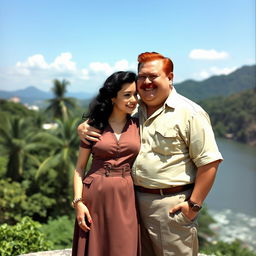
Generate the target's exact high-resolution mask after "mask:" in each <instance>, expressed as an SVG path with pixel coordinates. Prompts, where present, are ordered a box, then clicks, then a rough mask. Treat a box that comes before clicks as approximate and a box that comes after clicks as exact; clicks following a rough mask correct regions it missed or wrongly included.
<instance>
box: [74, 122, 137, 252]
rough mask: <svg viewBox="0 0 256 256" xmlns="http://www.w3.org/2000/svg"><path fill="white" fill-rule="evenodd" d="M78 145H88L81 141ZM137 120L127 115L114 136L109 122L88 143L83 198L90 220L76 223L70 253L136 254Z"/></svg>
mask: <svg viewBox="0 0 256 256" xmlns="http://www.w3.org/2000/svg"><path fill="white" fill-rule="evenodd" d="M80 146H82V147H86V148H90V146H87V145H86V144H84V143H83V142H81V144H80ZM139 148H140V137H139V129H138V120H137V119H134V118H129V119H128V120H127V122H126V124H125V126H124V128H123V131H122V134H121V136H120V138H119V140H117V138H116V136H115V134H114V131H113V130H112V128H111V126H110V125H108V126H107V127H106V128H105V130H104V132H103V133H102V136H101V140H100V141H99V142H97V143H93V144H92V145H91V149H92V155H93V160H92V166H91V169H90V170H89V172H88V174H87V175H86V177H85V178H84V180H83V194H82V197H83V201H84V203H85V205H86V206H87V207H88V209H89V211H90V214H91V217H92V224H91V226H90V228H91V230H90V231H89V232H84V231H83V230H82V229H81V228H80V227H79V226H78V224H77V221H76V223H75V231H74V239H73V248H72V256H84V255H86V256H87V255H89V256H137V255H139V247H140V246H139V228H138V218H137V213H136V207H135V196H134V189H133V182H132V178H131V166H132V164H133V162H134V160H135V158H136V156H137V154H138V152H139Z"/></svg>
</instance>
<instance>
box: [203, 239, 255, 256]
mask: <svg viewBox="0 0 256 256" xmlns="http://www.w3.org/2000/svg"><path fill="white" fill-rule="evenodd" d="M202 252H203V253H205V254H208V255H210V254H213V255H215V256H256V253H255V252H253V251H251V250H249V249H247V248H244V247H243V246H242V244H241V242H239V241H234V242H232V243H225V242H222V241H219V242H217V243H216V244H212V245H210V246H208V247H207V248H204V249H203V250H202Z"/></svg>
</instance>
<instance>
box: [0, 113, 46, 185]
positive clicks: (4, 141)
mask: <svg viewBox="0 0 256 256" xmlns="http://www.w3.org/2000/svg"><path fill="white" fill-rule="evenodd" d="M31 123H32V121H31V120H30V119H29V118H26V119H24V118H18V117H7V116H5V117H2V118H1V126H0V135H1V136H0V142H1V145H2V149H3V151H4V154H5V155H7V156H8V162H7V170H6V174H5V176H6V177H10V178H11V179H12V180H14V181H20V180H21V178H22V175H23V173H24V169H25V165H26V163H27V161H28V160H29V161H30V162H31V163H32V164H34V165H37V166H38V165H39V164H40V162H39V160H38V158H37V157H36V154H35V153H34V152H36V151H38V150H39V149H40V148H41V147H43V145H40V144H39V143H38V142H36V141H35V140H34V136H35V134H36V133H35V130H36V129H35V128H34V126H33V125H31Z"/></svg>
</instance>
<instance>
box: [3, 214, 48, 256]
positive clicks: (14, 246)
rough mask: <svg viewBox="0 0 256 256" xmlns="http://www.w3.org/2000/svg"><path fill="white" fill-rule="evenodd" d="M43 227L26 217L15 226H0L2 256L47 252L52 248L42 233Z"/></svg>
mask: <svg viewBox="0 0 256 256" xmlns="http://www.w3.org/2000/svg"><path fill="white" fill-rule="evenodd" d="M40 227H41V225H40V224H39V223H37V222H35V221H32V220H31V219H30V218H29V217H24V218H23V219H22V220H21V222H19V223H17V224H16V225H14V226H9V225H7V224H3V225H1V226H0V255H1V256H16V255H21V254H25V253H28V252H37V251H46V250H49V249H51V248H52V243H51V242H50V241H47V239H46V238H45V235H44V234H43V233H42V232H41V231H40Z"/></svg>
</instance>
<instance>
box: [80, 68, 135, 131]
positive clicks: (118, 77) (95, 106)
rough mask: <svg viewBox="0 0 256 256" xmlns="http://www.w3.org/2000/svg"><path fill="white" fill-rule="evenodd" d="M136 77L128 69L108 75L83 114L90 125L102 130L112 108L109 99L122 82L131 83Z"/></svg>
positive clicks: (121, 85)
mask: <svg viewBox="0 0 256 256" xmlns="http://www.w3.org/2000/svg"><path fill="white" fill-rule="evenodd" d="M136 79H137V77H136V74H135V73H133V72H130V71H118V72H115V73H113V74H112V75H111V76H109V77H108V78H107V80H106V81H105V82H104V84H103V86H102V87H101V88H100V89H99V93H98V95H97V96H96V97H95V98H94V99H93V100H92V102H91V103H90V105H89V111H88V113H86V114H84V115H83V119H89V123H90V125H92V126H94V127H95V128H97V129H100V130H103V129H104V128H105V127H106V126H107V124H108V118H109V116H110V114H111V113H112V110H113V104H112V101H111V99H112V98H115V97H116V96H117V93H118V92H119V91H120V90H121V89H122V87H123V85H124V84H126V83H133V82H135V81H136Z"/></svg>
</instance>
